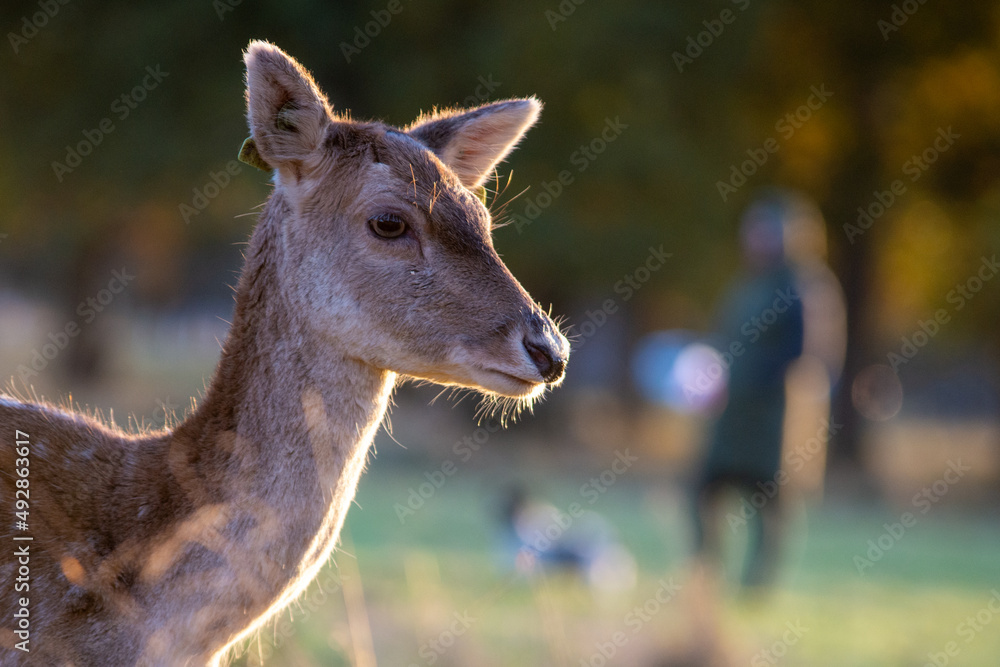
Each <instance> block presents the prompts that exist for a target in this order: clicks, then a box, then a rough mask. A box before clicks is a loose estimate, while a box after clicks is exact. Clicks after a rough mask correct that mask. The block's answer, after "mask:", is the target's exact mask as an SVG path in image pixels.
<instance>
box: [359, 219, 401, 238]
mask: <svg viewBox="0 0 1000 667" xmlns="http://www.w3.org/2000/svg"><path fill="white" fill-rule="evenodd" d="M368 226H369V227H371V228H372V231H373V232H375V233H376V234H378V235H379V236H381V237H382V238H384V239H394V238H396V237H397V236H402V234H403V233H404V232H406V223H405V222H403V220H401V219H400V218H399V217H398V216H395V215H393V214H391V213H385V214H383V215H379V216H376V217H374V218H372V219H371V220H369V221H368Z"/></svg>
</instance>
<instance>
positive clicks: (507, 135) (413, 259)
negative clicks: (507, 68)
mask: <svg viewBox="0 0 1000 667" xmlns="http://www.w3.org/2000/svg"><path fill="white" fill-rule="evenodd" d="M245 60H246V66H247V101H248V117H249V124H250V130H251V133H252V137H253V140H254V142H255V144H256V147H257V151H258V152H259V155H260V157H261V158H262V159H263V161H265V162H266V163H267V164H268V165H270V166H271V167H272V168H273V169H274V187H275V192H274V195H273V200H278V199H280V201H281V205H282V206H283V207H284V209H285V210H284V213H283V216H282V217H283V219H282V223H281V225H282V229H281V234H280V239H281V241H280V242H281V243H282V244H283V246H284V247H283V248H282V252H281V253H280V255H281V256H282V257H283V260H282V261H283V266H282V267H281V270H280V275H281V280H282V282H283V284H282V286H281V289H282V293H283V296H284V297H285V298H286V299H288V301H289V302H290V303H292V304H294V305H295V310H296V311H297V312H299V313H304V314H305V316H304V317H305V322H306V326H305V329H306V334H305V335H306V336H308V337H309V338H311V339H312V340H313V341H314V342H315V343H316V344H318V345H321V346H323V345H325V346H330V347H331V348H336V349H337V350H338V351H340V352H342V353H343V354H345V355H347V356H349V357H353V358H356V359H358V360H360V361H362V362H365V363H367V364H370V365H372V366H374V367H376V368H380V369H385V370H389V371H393V372H395V373H398V374H401V375H403V376H409V377H413V378H419V379H425V380H431V381H434V382H437V383H441V384H445V385H458V386H464V387H473V388H477V389H480V390H482V391H484V392H486V393H488V394H494V395H497V396H502V397H511V398H515V399H522V400H521V401H515V402H514V403H519V404H522V405H523V404H530V402H531V400H532V399H534V398H535V397H537V396H538V395H539V394H541V393H542V392H543V391H544V389H545V387H546V386H547V385H552V384H556V383H558V382H560V381H561V379H562V377H563V371H564V369H565V366H566V361H567V358H568V354H569V344H568V342H567V341H566V339H565V338H564V337H563V335H562V334H561V333H560V332H559V329H558V327H557V326H556V324H555V323H554V322H553V321H552V320H551V319H550V318H549V317H548V316H547V315H546V314H545V313H544V312H543V311H542V309H541V308H540V307H539V306H538V304H536V303H535V302H534V301H533V300H532V299H531V297H530V296H529V295H528V294H527V292H525V290H524V289H523V288H522V287H521V285H520V284H519V283H518V282H517V280H516V279H515V278H514V277H513V276H512V275H511V273H510V271H508V269H507V267H506V266H504V264H503V262H502V261H501V260H500V257H499V256H498V255H497V252H496V250H495V249H494V247H493V242H492V239H491V225H492V222H491V218H490V212H489V211H488V210H487V209H486V207H485V206H484V205H483V203H482V202H481V201H480V200H479V198H477V197H476V196H475V195H474V194H473V192H472V191H471V189H473V188H478V187H480V186H481V185H482V183H483V182H484V181H485V180H486V178H487V176H488V175H489V174H490V173H491V171H492V169H493V168H494V166H495V165H496V164H497V163H498V162H500V161H501V160H502V159H504V157H505V156H506V155H507V154H508V153H509V152H510V151H511V150H512V149H513V147H514V145H515V144H516V143H517V141H518V140H519V139H520V138H521V136H522V135H523V134H524V133H525V131H526V130H527V129H528V128H529V127H530V126H531V125H532V124H534V122H535V120H536V119H537V118H538V114H539V111H540V109H541V104H540V103H539V102H538V101H537V100H536V99H534V98H528V99H518V100H509V101H505V102H497V103H493V104H487V105H485V106H482V107H479V108H476V109H470V110H456V111H447V112H439V113H435V114H433V115H429V116H424V117H421V118H419V119H418V120H417V121H416V122H415V123H413V124H412V125H410V126H409V127H406V128H396V127H391V126H388V125H385V124H383V123H379V122H356V121H352V120H350V119H349V118H347V117H344V116H339V115H337V114H335V113H334V112H333V110H332V108H331V106H330V104H329V103H328V102H327V100H326V98H325V96H324V95H323V93H322V92H320V90H319V88H318V87H317V86H316V84H315V82H314V81H313V79H312V77H311V76H310V75H309V73H308V72H307V71H306V70H305V69H304V68H303V67H302V66H301V65H299V64H298V63H297V62H296V61H295V60H293V59H292V58H290V57H289V56H287V55H286V54H285V53H284V52H282V51H281V50H280V49H278V48H277V47H275V46H273V45H270V44H267V43H265V42H253V43H251V45H250V47H249V48H248V50H247V53H246V58H245Z"/></svg>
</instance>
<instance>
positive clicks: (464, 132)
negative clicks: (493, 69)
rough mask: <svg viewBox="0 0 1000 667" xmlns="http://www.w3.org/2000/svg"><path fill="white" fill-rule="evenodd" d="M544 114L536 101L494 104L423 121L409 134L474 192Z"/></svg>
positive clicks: (408, 131)
mask: <svg viewBox="0 0 1000 667" xmlns="http://www.w3.org/2000/svg"><path fill="white" fill-rule="evenodd" d="M541 110H542V103H541V102H539V101H538V100H537V99H535V98H534V97H529V98H527V99H523V100H508V101H506V102H494V103H493V104H487V105H485V106H481V107H478V108H476V109H470V110H454V111H443V112H437V113H434V114H433V115H430V116H425V117H421V118H419V119H417V121H416V122H415V123H413V124H412V125H410V127H408V128H407V129H406V132H407V133H408V134H409V135H410V136H412V137H413V138H415V139H417V140H419V141H420V142H421V143H423V144H424V145H425V146H427V147H428V148H430V149H431V150H432V151H434V153H435V154H436V155H437V156H438V157H439V158H440V159H441V161H442V162H444V163H445V164H446V165H448V167H449V168H450V169H451V170H452V171H453V172H455V174H456V175H457V176H458V178H459V180H460V181H461V182H462V185H464V186H465V187H467V188H474V187H477V186H479V185H482V183H483V181H485V180H486V178H487V176H489V173H490V171H492V169H493V167H495V166H496V165H497V163H498V162H500V161H501V160H503V159H504V158H505V157H507V154H508V153H510V152H511V151H512V150H513V149H514V145H515V144H517V142H518V140H519V139H520V138H521V137H522V136H524V133H525V132H527V131H528V128H529V127H531V126H532V125H534V124H535V121H536V120H538V114H539V112H541Z"/></svg>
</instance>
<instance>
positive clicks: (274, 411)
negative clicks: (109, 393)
mask: <svg viewBox="0 0 1000 667" xmlns="http://www.w3.org/2000/svg"><path fill="white" fill-rule="evenodd" d="M288 214H289V209H288V206H287V204H286V203H285V202H284V201H283V200H282V197H281V195H280V192H278V193H275V194H274V195H273V196H272V198H271V200H270V201H269V202H268V204H267V206H266V207H265V210H264V212H263V214H262V216H261V220H260V222H259V223H258V225H257V229H256V231H255V232H254V235H253V237H252V238H251V241H250V245H249V248H248V251H247V257H246V262H245V266H244V270H243V274H242V276H241V278H240V282H239V286H238V288H237V298H236V309H235V313H234V319H233V323H232V327H231V329H230V332H229V335H228V337H227V339H226V343H225V345H224V348H223V353H222V359H221V361H220V363H219V366H218V368H217V370H216V373H215V376H214V378H213V380H212V384H211V386H210V388H209V391H208V393H207V394H206V397H205V400H204V401H203V403H202V405H201V406H200V407H199V409H198V410H197V411H196V412H195V413H194V414H193V415H192V416H191V417H190V418H189V419H188V420H187V421H185V422H184V423H183V424H181V425H180V426H179V427H178V429H177V431H176V433H175V434H174V437H173V439H172V442H171V445H170V446H171V452H170V454H169V455H168V459H169V463H170V467H171V469H172V470H173V469H175V468H179V469H180V471H181V474H179V475H178V474H177V471H176V470H175V471H174V472H175V477H177V478H178V480H179V481H180V484H181V486H182V487H183V488H184V490H185V491H186V492H187V495H188V496H189V497H192V496H194V498H192V500H194V504H195V505H196V506H197V505H202V506H214V505H218V506H220V507H223V508H225V510H224V511H225V513H226V516H227V518H228V521H229V522H230V525H232V524H233V523H235V524H237V525H249V526H252V527H251V528H249V529H247V532H248V533H249V534H248V535H243V536H242V537H241V539H240V540H238V542H239V543H241V544H245V545H246V548H248V549H255V550H260V549H263V550H264V551H265V552H268V553H269V554H270V555H271V556H272V557H273V558H274V559H275V562H281V563H282V569H284V565H286V564H287V565H292V566H296V565H297V566H298V567H295V568H289V569H291V570H292V572H291V573H290V575H291V577H293V578H294V577H296V576H298V577H308V576H310V572H309V571H312V573H314V572H315V569H316V568H318V567H319V565H321V564H322V562H323V561H324V560H325V559H326V557H327V556H328V555H329V552H330V549H332V547H333V543H334V542H335V541H336V537H337V535H338V534H339V532H340V528H341V525H342V523H343V519H344V516H345V514H346V512H347V507H348V505H349V504H350V501H351V499H352V498H353V497H354V492H355V489H356V485H357V481H358V478H359V477H360V475H361V472H362V469H363V468H364V464H365V460H366V457H367V451H368V447H369V445H370V444H371V441H372V438H373V437H374V434H375V431H376V430H377V428H378V425H379V423H380V421H381V419H382V417H383V415H384V414H385V410H386V408H387V404H388V400H389V396H390V394H391V391H392V387H393V385H394V382H395V375H394V374H393V373H392V372H390V371H385V370H382V369H377V368H374V367H372V366H370V365H368V364H365V363H363V362H362V361H360V360H357V359H354V358H352V357H351V356H349V354H348V353H347V350H338V349H336V348H335V343H331V342H330V341H329V340H323V341H322V343H321V342H320V341H319V340H317V339H316V337H315V336H311V335H310V333H309V329H308V327H307V325H306V322H305V318H304V317H303V316H302V314H301V313H300V312H297V310H296V304H294V303H292V302H291V301H290V300H289V299H288V298H286V295H285V294H283V292H282V288H281V280H280V276H281V273H282V262H283V260H284V255H283V251H282V248H283V242H282V233H281V231H282V230H281V220H282V218H283V217H285V216H287V215H288ZM241 522H242V524H241ZM258 553H259V551H258ZM274 583H275V584H276V585H278V587H279V588H280V585H281V584H280V582H277V581H276V582H274Z"/></svg>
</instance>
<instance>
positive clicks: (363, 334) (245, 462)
mask: <svg viewBox="0 0 1000 667" xmlns="http://www.w3.org/2000/svg"><path fill="white" fill-rule="evenodd" d="M246 62H247V101H248V117H249V122H250V129H251V132H252V134H253V137H254V140H255V142H256V145H257V147H258V150H259V152H260V155H261V157H262V158H263V159H264V160H265V161H266V162H267V163H268V164H270V165H271V166H273V167H274V168H275V170H276V171H275V190H274V193H273V194H272V196H271V198H270V200H269V201H268V203H267V205H266V207H265V209H264V211H263V214H262V215H261V219H260V221H259V223H258V225H257V228H256V229H255V231H254V233H253V236H252V238H251V241H250V245H249V248H248V251H247V255H246V262H245V266H244V269H243V273H242V276H241V278H240V281H239V285H238V288H237V297H236V309H235V314H234V317H233V324H232V328H231V330H230V332H229V336H228V338H227V339H226V342H225V345H224V348H223V352H222V359H221V360H220V362H219V365H218V367H217V369H216V372H215V375H214V376H213V379H212V381H211V384H210V388H209V390H208V392H207V394H206V396H205V399H204V400H203V401H202V403H201V405H200V406H198V408H197V409H196V410H195V411H194V412H193V413H192V414H191V415H190V416H188V417H187V418H186V419H185V420H184V422H183V423H181V424H180V426H178V427H177V428H176V429H175V430H173V431H165V432H161V433H155V434H149V435H144V436H138V437H137V436H129V435H126V434H124V433H122V432H120V431H117V430H114V429H112V428H109V427H107V426H105V425H103V424H101V423H99V422H97V421H96V420H93V419H90V418H88V417H84V416H81V415H78V414H73V413H71V412H67V411H63V410H59V409H57V408H54V407H52V406H49V405H42V404H37V403H28V402H22V401H19V400H15V399H13V398H9V397H4V396H2V395H0V471H3V474H2V475H0V518H2V524H0V540H2V541H3V543H4V547H3V549H2V550H0V581H2V582H4V585H3V587H2V588H0V609H2V610H3V615H2V618H0V664H2V665H13V664H39V665H69V664H72V665H77V666H78V667H82V666H84V665H101V666H102V667H114V666H117V665H171V666H173V665H203V664H216V663H218V662H219V661H220V660H221V658H222V656H223V655H224V653H225V651H226V649H227V648H228V647H229V646H231V645H232V644H233V643H234V642H236V641H238V640H239V639H240V638H241V637H243V636H246V634H247V633H249V632H251V631H253V630H254V629H255V628H258V627H260V625H261V624H262V623H264V622H265V621H266V620H267V619H268V618H269V617H270V616H271V615H272V614H274V613H275V612H276V611H277V610H279V609H281V608H282V607H284V606H285V605H287V604H288V603H289V602H290V601H291V600H292V599H294V598H295V596H297V595H298V594H299V593H300V592H301V591H302V590H303V588H304V587H305V586H306V585H307V584H308V583H309V581H310V580H311V579H312V578H313V577H314V576H315V574H316V572H317V570H318V569H319V568H320V567H321V566H322V565H323V564H324V563H326V562H327V560H328V559H329V556H330V554H331V552H332V550H333V547H334V544H335V542H336V540H337V536H338V533H339V531H340V528H341V525H342V523H343V520H344V516H345V514H346V512H347V508H348V505H349V503H350V501H351V499H352V498H353V496H354V492H355V487H356V485H357V481H358V478H359V477H360V475H361V472H362V469H363V468H364V466H365V461H366V458H367V452H368V448H369V445H370V443H371V440H372V437H373V436H374V433H375V431H376V430H377V428H378V425H379V423H380V422H381V420H382V417H383V415H384V413H385V410H386V407H387V403H388V401H389V396H390V394H391V391H392V388H393V387H394V385H395V384H396V382H397V379H398V378H399V377H401V376H409V377H415V378H422V379H428V380H433V381H436V382H440V383H444V384H454V385H460V386H468V387H474V388H477V389H480V390H482V391H483V392H485V393H487V395H491V396H499V397H508V398H509V399H511V400H513V401H515V402H516V403H519V404H521V405H525V404H530V402H531V401H532V400H534V398H536V397H537V396H538V395H539V394H540V393H541V392H542V391H544V389H545V387H546V386H549V385H551V384H555V383H558V382H559V381H560V380H561V378H562V374H563V368H564V367H565V363H566V358H567V355H568V344H567V342H566V340H565V338H563V336H562V335H561V334H560V333H559V331H558V329H557V327H556V326H555V325H554V324H553V322H552V321H551V320H550V319H549V318H548V317H547V316H546V315H545V314H544V313H543V312H542V311H541V309H540V308H539V307H538V306H537V304H535V303H534V302H533V301H532V300H531V299H530V297H529V296H528V295H527V294H526V293H525V291H524V290H523V289H522V288H521V286H520V285H519V284H518V283H517V281H516V280H515V279H514V278H513V276H511V275H510V272H509V271H508V270H507V268H506V267H505V266H504V265H503V263H502V262H501V261H500V258H499V257H498V256H497V254H496V251H495V250H494V249H493V245H492V241H491V239H490V225H491V222H490V217H489V213H488V212H487V210H486V209H485V208H484V207H483V205H482V204H481V203H480V202H479V201H478V200H477V199H476V197H475V196H473V195H472V194H471V193H470V192H469V188H471V187H475V186H478V185H480V184H481V183H482V181H483V180H484V179H485V178H486V177H487V176H488V174H489V172H490V170H491V169H492V168H493V166H494V165H495V164H496V163H497V162H498V161H499V160H501V159H503V158H504V157H505V156H506V154H507V153H508V152H509V151H510V150H511V149H512V148H513V146H514V144H515V143H516V142H517V140H518V139H519V138H520V137H521V135H522V134H523V133H524V132H525V131H526V130H527V128H528V127H529V126H530V125H531V124H532V123H533V122H534V121H535V118H536V117H537V114H538V110H539V108H540V107H539V104H538V103H537V101H535V100H533V99H529V100H512V101H508V102H500V103H496V104H492V105H487V106H485V107H481V108H480V109H477V110H473V111H469V112H462V111H453V112H449V113H445V114H438V115H435V116H431V117H426V118H423V119H421V120H419V121H418V122H417V123H416V124H415V125H414V126H412V127H411V128H409V129H397V128H392V127H389V126H386V125H383V124H381V123H355V122H351V121H349V120H346V119H344V118H339V117H337V116H335V115H334V114H333V112H332V110H331V107H330V105H329V104H328V102H327V101H326V99H325V97H323V95H322V94H321V93H320V92H319V90H318V88H317V87H316V85H315V83H314V82H313V81H312V79H311V78H310V77H309V75H308V74H307V73H306V71H305V70H304V69H303V68H302V67H301V66H300V65H299V64H298V63H296V62H295V61H293V60H292V59H291V58H289V57H288V56H286V55H285V54H284V53H282V52H281V51H280V50H278V49H277V48H276V47H273V46H271V45H269V44H265V43H262V42H254V43H251V45H250V47H249V49H248V52H247V55H246ZM386 213H391V214H394V215H396V216H398V217H399V218H401V219H402V220H404V221H405V222H406V224H407V226H408V231H407V232H406V234H404V235H403V236H400V237H399V238H392V239H387V238H381V237H379V236H377V235H376V234H375V233H374V232H373V231H372V230H371V229H370V227H369V220H370V219H372V218H374V217H377V216H380V215H383V214H386ZM18 430H19V431H22V432H24V433H27V434H28V435H29V437H30V455H29V457H28V458H29V461H30V462H29V466H28V467H29V469H30V475H29V477H28V479H29V480H30V493H31V496H30V503H31V504H30V519H29V525H30V529H29V530H28V531H27V532H20V531H14V530H13V526H14V521H15V518H14V516H13V512H14V491H15V488H14V481H15V479H17V478H16V477H14V475H13V474H12V473H11V471H12V470H14V468H15V460H16V458H18V456H17V455H16V454H15V450H14V441H15V432H16V431H18ZM18 465H19V466H23V463H20V464H18ZM15 534H17V535H30V536H32V537H33V541H32V542H30V543H24V542H22V543H15V542H13V541H12V539H11V538H12V537H13V535H15ZM17 544H30V554H31V555H30V570H31V575H30V576H31V579H30V591H29V592H26V593H15V592H14V586H13V581H14V577H15V574H16V572H17V567H18V565H17V562H16V560H15V559H14V558H13V556H12V552H13V548H12V547H11V546H10V545H17ZM22 596H23V597H28V598H29V599H30V606H29V609H30V619H31V626H30V628H31V641H30V648H31V652H30V653H27V654H26V653H23V652H21V651H18V650H15V649H14V648H13V644H14V642H15V641H18V640H17V638H16V635H14V634H13V633H12V631H13V630H14V629H16V628H15V627H13V626H12V625H11V618H12V613H13V610H14V609H15V608H16V604H17V603H16V600H17V598H18V597H22Z"/></svg>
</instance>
